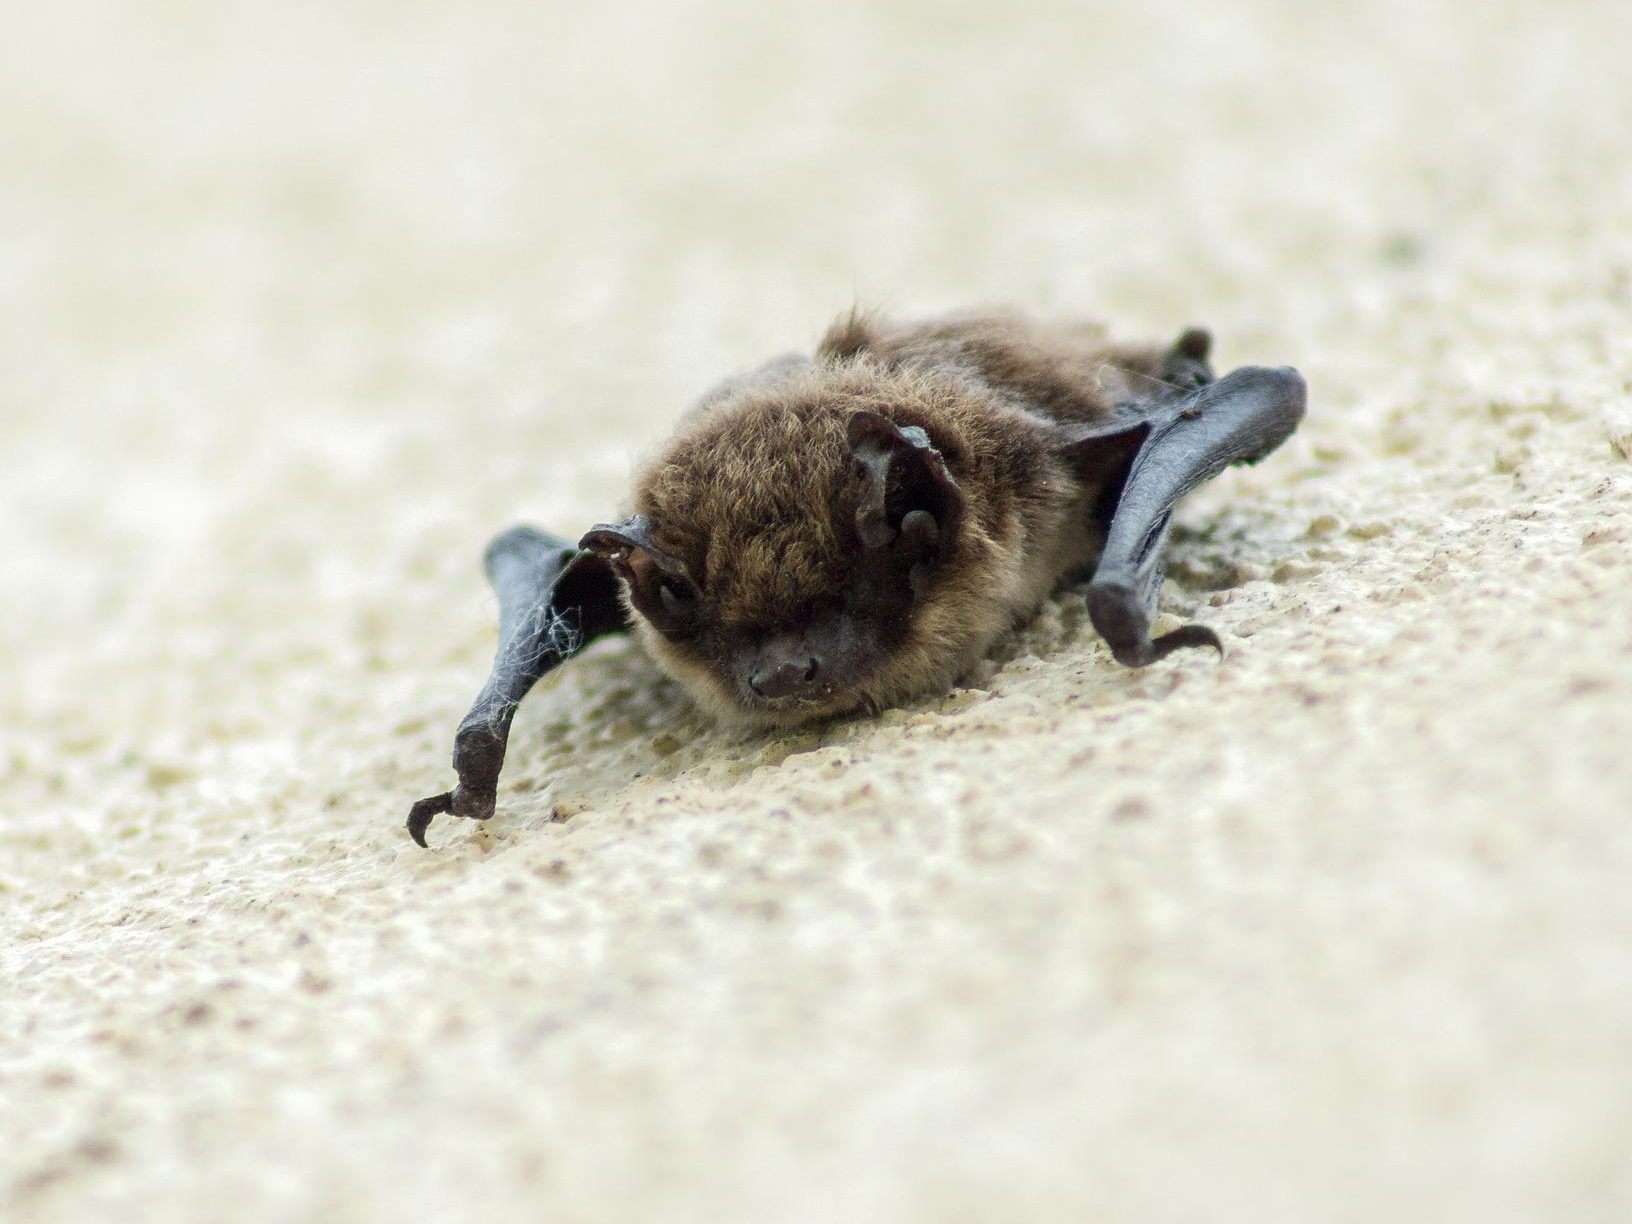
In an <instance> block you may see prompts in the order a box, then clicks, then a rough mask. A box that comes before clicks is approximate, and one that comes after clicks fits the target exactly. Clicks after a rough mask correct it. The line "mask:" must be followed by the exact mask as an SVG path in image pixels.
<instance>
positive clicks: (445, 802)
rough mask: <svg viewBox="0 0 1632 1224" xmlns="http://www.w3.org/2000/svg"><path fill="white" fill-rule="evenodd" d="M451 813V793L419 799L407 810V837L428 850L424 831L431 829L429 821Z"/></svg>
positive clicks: (444, 792) (445, 792) (446, 792)
mask: <svg viewBox="0 0 1632 1224" xmlns="http://www.w3.org/2000/svg"><path fill="white" fill-rule="evenodd" d="M451 811H453V792H452V791H443V792H442V793H441V794H440V795H432V796H431V797H430V798H429V799H421V800H420V801H419V802H418V803H416V804H414V806H413V807H411V808H409V809H408V836H409V837H411V838H413V839H414V840H415V841H416V842H418V843H419V844H420V845H421V846H422V847H424V848H425V849H426V850H429V849H430V846H429V845H427V844H426V841H425V830H426V829H428V828H430V827H431V821H433V820H435V819H436V818H437V817H438V816H442V815H446V814H447V813H448V812H451Z"/></svg>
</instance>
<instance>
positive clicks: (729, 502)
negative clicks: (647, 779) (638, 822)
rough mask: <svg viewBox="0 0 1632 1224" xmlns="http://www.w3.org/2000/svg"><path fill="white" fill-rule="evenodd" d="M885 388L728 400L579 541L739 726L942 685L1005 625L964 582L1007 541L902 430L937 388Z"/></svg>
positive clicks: (793, 719)
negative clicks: (970, 516)
mask: <svg viewBox="0 0 1632 1224" xmlns="http://www.w3.org/2000/svg"><path fill="white" fill-rule="evenodd" d="M887 383H888V380H887V379H882V378H881V377H868V376H867V375H866V374H865V372H862V371H856V370H852V371H848V372H846V373H845V374H844V375H842V376H840V377H838V378H836V379H835V378H831V377H830V378H826V379H815V378H811V379H808V380H806V381H805V382H804V383H798V382H795V384H794V385H792V386H790V387H789V388H788V389H786V390H785V391H784V392H783V393H782V394H780V395H778V396H776V397H772V398H770V399H767V398H766V397H764V396H756V397H751V398H749V399H747V400H745V401H744V402H741V403H735V404H729V403H728V404H725V405H722V406H720V407H718V408H715V409H713V410H712V411H710V412H708V413H706V414H704V415H703V416H702V417H701V418H700V419H699V420H698V421H696V422H695V423H694V424H693V426H692V427H691V428H690V429H688V430H686V431H685V432H683V433H682V434H681V435H680V436H679V437H677V438H676V439H675V440H674V441H673V442H672V443H671V444H670V445H669V447H668V448H667V449H666V450H665V451H664V452H663V453H662V454H660V455H659V456H658V457H657V458H656V460H654V461H653V462H652V463H651V464H650V465H649V466H648V468H647V469H646V471H645V472H644V473H643V475H642V477H641V478H640V481H639V485H638V495H637V500H636V504H637V507H638V509H639V513H637V514H636V515H635V516H634V517H632V518H630V519H628V520H625V521H624V522H622V523H617V524H611V525H607V526H603V527H599V528H596V529H595V530H593V531H591V532H590V533H589V534H588V535H586V536H585V537H584V540H583V545H584V547H586V548H588V549H590V550H592V551H594V552H596V553H599V554H600V555H601V556H603V557H605V558H606V559H608V560H609V561H611V562H612V564H613V566H614V568H615V570H616V571H617V573H618V575H619V576H620V577H621V578H622V579H623V583H624V592H625V598H626V600H627V604H628V607H629V609H630V611H631V613H632V614H633V616H632V620H633V621H634V623H635V627H636V631H637V632H638V633H639V634H640V636H641V638H642V639H643V641H644V643H645V645H646V647H647V649H648V650H649V651H650V653H651V654H652V655H653V657H654V658H655V659H656V660H657V661H658V663H659V664H660V665H661V666H662V667H663V668H664V669H665V670H666V671H667V672H668V673H669V674H670V675H671V676H673V677H674V678H675V679H676V680H677V681H679V682H680V683H681V684H682V685H683V686H684V687H685V688H686V689H687V690H688V692H689V693H690V694H691V695H692V696H693V697H694V698H695V699H696V700H697V701H698V703H699V704H701V705H702V706H704V707H705V708H707V709H709V710H711V711H713V712H714V713H716V714H718V715H720V716H723V717H725V718H726V719H728V720H731V721H737V722H751V723H760V724H770V725H791V724H796V723H800V722H805V721H809V720H811V719H816V718H823V717H829V716H832V715H837V714H841V713H845V712H847V711H851V710H856V709H874V710H876V709H879V708H882V707H883V706H885V705H888V704H891V703H893V702H896V701H899V700H901V699H903V698H904V697H907V696H911V695H915V694H917V693H919V692H922V691H925V690H930V689H933V688H935V687H940V688H943V689H944V688H945V687H948V686H949V685H950V684H951V683H952V681H953V680H955V679H956V676H957V674H958V673H959V672H960V671H961V670H962V669H963V668H965V667H967V666H968V665H969V663H970V662H972V661H973V657H978V655H979V654H980V653H981V652H982V651H983V650H984V649H985V647H986V646H987V644H988V642H989V638H990V637H991V636H992V634H991V633H989V632H987V627H988V626H989V625H990V624H991V623H992V621H993V616H992V614H991V612H989V611H987V610H986V609H985V608H984V607H981V606H978V605H981V604H982V603H983V602H985V601H986V597H985V595H984V594H983V593H982V592H981V591H979V589H978V584H976V586H975V589H969V588H970V585H971V584H970V582H969V579H970V577H971V571H972V570H975V569H978V568H979V566H978V558H979V557H981V556H982V555H984V554H985V553H988V552H990V550H991V543H992V542H991V541H990V540H989V539H986V538H985V537H984V535H983V534H982V533H979V532H973V531H970V530H969V529H968V527H969V524H968V523H967V522H966V513H965V510H966V505H965V497H964V494H963V491H962V490H961V489H960V487H959V485H958V483H957V482H956V480H955V479H954V478H953V476H952V473H951V470H950V469H949V467H948V463H947V457H946V456H945V455H943V454H942V452H941V449H940V448H939V447H938V446H937V445H936V442H935V440H933V439H932V438H931V437H930V435H929V432H928V430H927V429H926V428H925V427H924V426H923V425H916V424H907V423H904V419H903V412H902V405H903V404H906V405H909V406H910V405H912V404H913V403H916V402H919V400H915V399H914V398H913V396H914V395H917V396H919V399H920V400H921V396H922V391H923V388H922V387H921V386H915V387H913V388H902V387H898V386H890V385H887ZM943 394H949V395H950V394H956V391H955V389H943ZM881 409H888V410H889V411H888V412H886V411H881ZM904 415H905V418H911V417H912V416H913V414H912V413H911V412H910V411H909V412H906V413H905V414H904ZM922 419H925V420H928V419H929V417H928V416H924V417H923V418H922ZM1001 625H1002V622H1001V620H1000V621H999V626H998V627H999V628H1001Z"/></svg>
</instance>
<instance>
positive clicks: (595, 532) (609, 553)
mask: <svg viewBox="0 0 1632 1224" xmlns="http://www.w3.org/2000/svg"><path fill="white" fill-rule="evenodd" d="M578 547H579V548H582V549H585V550H587V551H588V552H592V553H594V554H595V555H596V556H598V557H601V558H602V559H603V560H605V561H606V562H607V563H608V564H610V565H611V566H612V568H613V570H614V571H616V573H617V575H618V577H620V578H622V579H623V580H624V581H625V582H627V583H628V584H629V599H630V602H632V603H633V604H634V605H635V608H636V609H637V610H638V611H639V612H640V613H641V615H642V616H644V617H645V618H646V619H647V620H649V621H651V622H652V624H653V625H654V626H656V627H657V628H658V629H659V630H660V631H662V632H663V633H666V634H669V635H671V636H680V635H683V634H686V633H689V632H690V631H692V630H693V629H695V628H696V627H697V625H698V623H699V620H700V613H699V610H698V600H697V584H696V583H695V582H693V581H692V579H691V575H690V573H688V572H687V570H686V564H685V562H684V561H682V560H680V558H678V557H676V556H674V555H673V554H672V553H668V552H664V551H663V549H661V548H659V547H658V546H657V545H656V544H655V543H654V542H653V540H652V525H651V523H650V521H649V520H648V519H647V518H646V517H645V516H644V515H640V514H637V515H635V516H633V517H632V518H626V519H624V520H623V522H621V523H602V524H600V525H599V526H596V527H591V528H590V529H589V531H587V532H586V533H585V534H584V538H583V539H581V540H579V541H578Z"/></svg>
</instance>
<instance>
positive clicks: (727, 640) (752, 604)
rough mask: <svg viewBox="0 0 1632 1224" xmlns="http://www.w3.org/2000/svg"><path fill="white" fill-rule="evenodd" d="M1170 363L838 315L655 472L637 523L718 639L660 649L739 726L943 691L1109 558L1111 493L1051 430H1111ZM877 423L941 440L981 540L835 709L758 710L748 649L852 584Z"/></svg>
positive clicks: (1081, 340)
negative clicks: (869, 437)
mask: <svg viewBox="0 0 1632 1224" xmlns="http://www.w3.org/2000/svg"><path fill="white" fill-rule="evenodd" d="M1162 352H1163V350H1162V349H1161V348H1158V347H1131V348H1130V347H1119V346H1114V345H1111V344H1110V343H1109V342H1108V341H1107V340H1106V338H1105V334H1104V332H1103V329H1101V328H1099V327H1098V326H1096V325H1092V324H1082V323H1071V324H1043V323H1037V322H1033V321H1030V320H1027V319H1024V318H1022V317H1020V316H1014V315H996V314H989V315H971V316H964V317H957V318H950V319H943V320H936V321H930V322H923V323H913V324H891V323H888V322H885V321H880V320H877V319H873V318H869V317H866V316H862V315H859V314H856V313H852V314H851V315H849V316H848V317H846V318H843V319H840V320H839V321H838V322H837V323H835V324H834V325H833V327H832V328H831V329H829V331H828V332H827V334H826V335H825V336H824V338H823V339H822V341H821V343H820V344H819V345H818V347H817V349H816V351H815V355H814V358H813V359H811V360H802V359H797V358H779V359H777V360H776V361H774V362H772V363H770V364H768V365H767V366H766V367H764V368H763V369H762V370H760V371H758V372H756V373H754V374H751V375H747V376H742V377H738V378H736V379H733V380H731V381H729V382H728V383H726V384H724V385H723V386H721V387H720V388H718V389H716V390H715V391H714V392H711V393H710V394H709V395H707V396H705V397H704V398H703V400H702V402H701V403H700V404H699V405H698V407H697V409H695V410H694V411H693V413H692V414H691V415H690V416H689V417H688V418H687V420H686V421H685V422H684V424H683V425H682V427H681V429H680V431H679V432H678V433H677V434H676V435H675V437H674V438H672V439H671V440H670V442H669V443H668V444H667V445H666V447H665V448H664V449H663V450H662V451H661V452H660V453H659V454H658V455H657V456H656V457H655V458H654V459H652V461H651V462H650V463H649V464H647V465H646V467H645V469H644V470H643V471H642V472H641V474H640V476H639V478H638V481H637V495H636V507H635V508H636V511H637V512H638V513H639V514H642V515H644V516H645V517H646V518H647V519H648V520H649V522H650V523H651V526H652V532H653V538H654V540H655V542H656V543H657V544H658V545H659V546H660V547H661V548H663V549H664V550H665V551H667V552H668V553H670V554H672V555H673V556H675V557H678V558H680V559H681V560H682V561H683V562H684V564H685V566H686V568H687V570H688V571H689V573H690V575H691V578H692V580H693V581H694V582H695V584H696V586H697V588H698V590H699V592H700V598H701V600H702V601H703V608H704V616H703V618H702V619H703V621H704V623H705V624H706V625H707V626H709V630H708V632H707V633H706V634H704V635H702V636H701V637H699V638H698V639H697V640H694V641H685V642H677V641H675V640H672V639H670V638H666V637H664V636H663V635H661V634H659V633H658V632H656V631H655V630H654V629H653V628H652V627H651V626H650V625H647V624H645V623H644V622H643V621H642V619H641V618H640V617H639V616H634V617H632V619H633V620H634V621H635V623H636V624H637V627H638V629H639V631H640V634H641V637H642V639H643V641H644V642H645V644H646V646H647V647H648V649H649V650H650V651H651V652H652V653H653V655H654V656H655V657H656V658H657V660H658V662H659V663H660V664H661V665H662V666H664V668H665V669H666V670H668V671H669V672H670V673H671V674H672V675H674V676H675V678H676V679H677V680H679V681H680V682H681V683H682V684H683V685H684V686H685V687H686V688H687V689H688V691H690V692H691V693H692V694H693V696H694V697H696V698H697V699H698V700H699V701H700V703H701V704H703V705H704V706H705V707H707V708H710V709H712V710H714V711H715V712H717V713H720V714H722V715H725V716H728V717H737V718H742V717H746V718H748V719H750V720H753V721H770V722H796V721H803V720H804V719H807V718H810V717H818V716H822V715H826V714H834V713H839V712H842V711H843V710H846V709H853V708H856V707H858V706H866V707H873V708H877V707H880V706H883V705H887V704H892V703H895V702H899V701H901V700H904V699H906V698H909V697H912V696H915V695H919V694H922V693H926V692H933V691H936V690H944V689H945V688H946V687H948V686H950V685H951V684H952V683H953V682H954V681H955V680H956V679H957V678H958V676H959V674H961V673H962V672H964V671H965V670H967V669H968V668H969V667H970V666H972V665H973V664H974V663H975V662H976V661H977V660H978V659H979V658H980V657H981V655H983V654H984V653H985V652H986V650H988V649H989V648H990V646H991V644H992V642H993V640H994V639H995V638H996V637H997V636H998V635H999V634H1000V633H1002V632H1003V631H1004V630H1005V629H1007V628H1009V627H1010V626H1012V625H1013V624H1014V623H1016V622H1017V621H1018V620H1020V619H1022V618H1024V617H1026V616H1028V615H1030V614H1031V613H1032V612H1033V611H1034V610H1035V608H1036V606H1037V605H1038V603H1039V602H1040V601H1041V600H1042V599H1043V598H1044V597H1045V596H1046V595H1047V594H1048V593H1049V591H1050V590H1052V588H1053V587H1054V586H1055V585H1056V584H1057V583H1058V582H1059V580H1060V578H1061V577H1062V576H1063V575H1064V574H1065V573H1067V572H1068V571H1069V570H1071V569H1073V568H1075V567H1078V566H1082V565H1084V564H1086V563H1087V562H1088V561H1090V560H1091V559H1092V557H1093V555H1094V553H1095V551H1096V550H1097V548H1098V540H1097V537H1096V536H1095V533H1094V530H1093V528H1092V526H1091V521H1090V519H1091V516H1090V512H1089V511H1090V507H1091V506H1092V504H1093V502H1094V501H1095V500H1096V498H1097V497H1098V494H1099V492H1100V490H1099V489H1098V487H1097V485H1094V484H1093V482H1092V479H1091V478H1088V477H1084V476H1083V475H1081V474H1079V473H1077V472H1075V471H1073V470H1072V468H1071V467H1070V465H1069V464H1068V463H1067V462H1065V461H1064V460H1063V459H1062V458H1060V457H1059V454H1058V449H1057V447H1056V446H1054V445H1052V444H1051V441H1050V435H1049V427H1050V426H1051V425H1052V424H1055V423H1061V422H1080V421H1091V420H1094V419H1097V418H1100V417H1103V416H1104V415H1105V414H1106V413H1108V412H1109V411H1110V409H1111V406H1112V405H1113V404H1114V403H1116V402H1117V401H1118V400H1120V399H1124V398H1130V397H1132V396H1134V395H1137V394H1139V393H1141V392H1142V391H1143V390H1144V389H1145V386H1146V384H1147V383H1148V382H1151V381H1158V382H1159V381H1160V380H1159V377H1158V370H1159V369H1160V365H1161V354H1162ZM863 410H869V411H872V412H877V413H880V414H882V415H884V416H886V417H888V418H889V419H890V420H892V421H894V422H895V423H896V424H897V425H898V426H901V427H907V426H919V427H921V428H922V429H923V430H924V431H925V432H926V433H927V434H928V436H929V438H930V440H931V442H932V443H933V444H934V445H935V447H936V448H937V449H938V450H939V451H940V452H941V454H942V456H943V457H944V458H945V460H946V464H947V467H948V470H949V471H950V473H951V474H952V476H953V478H954V479H955V480H956V482H957V484H958V486H959V488H960V489H961V490H962V493H963V495H964V498H965V500H966V506H965V515H966V517H965V520H964V523H963V527H962V529H961V531H960V532H959V533H958V536H957V539H956V543H955V548H954V551H953V553H952V555H951V556H950V557H949V558H947V559H946V560H945V562H944V563H942V564H940V565H939V566H937V567H936V568H935V570H934V571H933V573H932V575H931V577H930V580H929V582H928V583H927V585H926V587H925V589H924V590H922V591H921V592H920V593H919V596H918V598H917V599H916V600H915V601H914V606H913V608H912V610H911V614H910V617H909V619H908V622H907V623H906V624H905V625H901V626H892V633H893V634H894V636H893V637H892V646H891V649H890V650H889V652H888V657H887V658H886V659H884V660H883V661H882V662H881V663H880V664H879V665H878V666H876V667H874V668H872V669H871V671H870V672H869V674H867V675H866V676H864V677H860V678H858V679H857V681H856V683H855V684H854V685H853V686H847V687H846V688H845V689H843V690H842V691H840V692H837V693H835V694H834V695H833V697H832V699H831V700H829V701H827V702H825V703H821V704H812V705H807V706H804V707H801V708H800V709H799V710H797V711H794V712H789V711H782V710H765V709H759V708H753V706H752V704H751V703H745V702H743V701H742V700H741V694H740V691H739V688H738V686H736V685H735V684H734V683H733V682H732V680H731V679H730V677H729V676H728V675H727V674H724V669H723V667H722V659H723V656H724V654H725V652H727V651H728V650H729V649H730V648H731V643H732V642H738V641H741V640H744V639H747V638H752V637H753V636H754V635H756V634H758V635H763V634H769V633H774V632H775V631H777V630H778V629H780V628H783V627H785V626H786V625H787V624H788V623H790V622H791V621H795V620H796V619H797V618H798V617H799V616H800V614H801V609H804V608H807V607H809V606H810V605H811V603H812V601H815V600H820V599H824V598H832V597H836V596H839V595H841V594H842V592H843V591H844V590H845V588H846V584H848V583H850V582H852V581H854V577H855V573H856V566H857V564H858V543H857V540H856V535H855V513H856V505H857V501H858V487H859V486H858V476H857V474H856V472H855V471H854V470H853V466H852V460H851V453H850V449H849V446H848V444H847V442H846V427H847V424H848V422H849V419H850V417H851V416H852V415H854V414H855V413H857V412H858V411H863Z"/></svg>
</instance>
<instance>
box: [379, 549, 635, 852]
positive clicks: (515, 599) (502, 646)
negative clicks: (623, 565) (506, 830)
mask: <svg viewBox="0 0 1632 1224" xmlns="http://www.w3.org/2000/svg"><path fill="white" fill-rule="evenodd" d="M483 564H484V566H485V568H486V570H487V577H488V581H489V582H491V583H492V584H493V589H494V591H496V592H497V593H498V597H499V649H498V653H497V654H495V655H494V657H493V670H492V673H491V674H490V675H489V676H488V678H487V683H486V685H484V686H483V688H482V691H481V692H480V693H479V694H478V695H477V697H476V701H475V703H474V704H473V705H472V706H471V707H470V713H468V714H466V715H465V717H464V720H463V721H462V722H460V724H459V730H458V731H457V732H456V733H455V734H454V738H453V768H454V770H455V771H456V772H457V773H458V775H459V783H458V785H457V786H455V787H454V788H453V789H452V790H451V791H447V792H445V793H444V794H440V795H432V796H431V797H430V798H428V799H421V800H420V801H419V802H418V803H416V804H414V806H413V809H412V810H411V811H410V812H409V813H408V832H409V834H410V835H411V836H412V837H413V839H414V840H415V841H416V842H418V843H419V844H420V845H421V846H423V845H425V830H426V829H427V828H429V827H430V823H431V821H432V820H433V819H434V818H435V817H436V816H438V815H441V814H442V813H444V812H451V813H453V814H454V815H455V816H468V817H470V818H471V819H473V820H486V819H487V818H488V817H489V816H491V815H493V807H494V803H495V800H496V796H497V792H498V785H499V771H500V770H501V769H503V768H504V753H505V747H506V745H507V744H508V742H509V739H510V723H511V721H512V720H513V719H514V718H515V714H516V707H517V706H518V705H520V704H521V699H522V698H523V697H525V696H526V695H527V694H528V692H529V691H530V690H531V689H532V687H533V685H535V684H537V683H538V681H539V680H540V678H542V677H543V676H545V675H546V674H548V673H549V672H551V671H553V670H554V669H555V668H556V667H558V666H559V665H560V664H561V662H562V661H563V660H565V659H567V658H569V657H571V656H572V655H574V654H576V653H577V652H578V651H579V650H581V649H583V647H584V646H586V645H587V644H588V643H590V642H591V641H593V640H594V639H596V638H598V637H600V636H602V635H603V634H607V633H613V632H617V631H618V630H621V629H623V628H626V625H625V623H624V613H623V605H622V604H621V603H620V602H619V600H618V580H617V577H616V575H615V574H614V572H613V570H612V567H611V565H609V564H608V563H607V562H606V561H605V560H603V559H602V558H601V557H598V556H596V555H595V554H594V553H591V552H583V551H580V550H579V549H577V548H574V547H573V546H572V545H570V544H568V543H567V542H566V541H564V540H559V539H557V538H556V537H554V536H551V535H547V534H546V533H544V532H542V531H539V530H537V529H536V528H533V527H512V528H510V530H508V531H506V532H504V533H503V534H502V535H499V536H497V537H495V538H494V539H493V541H492V543H490V544H489V545H488V546H487V552H486V554H485V555H484V557H483Z"/></svg>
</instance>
